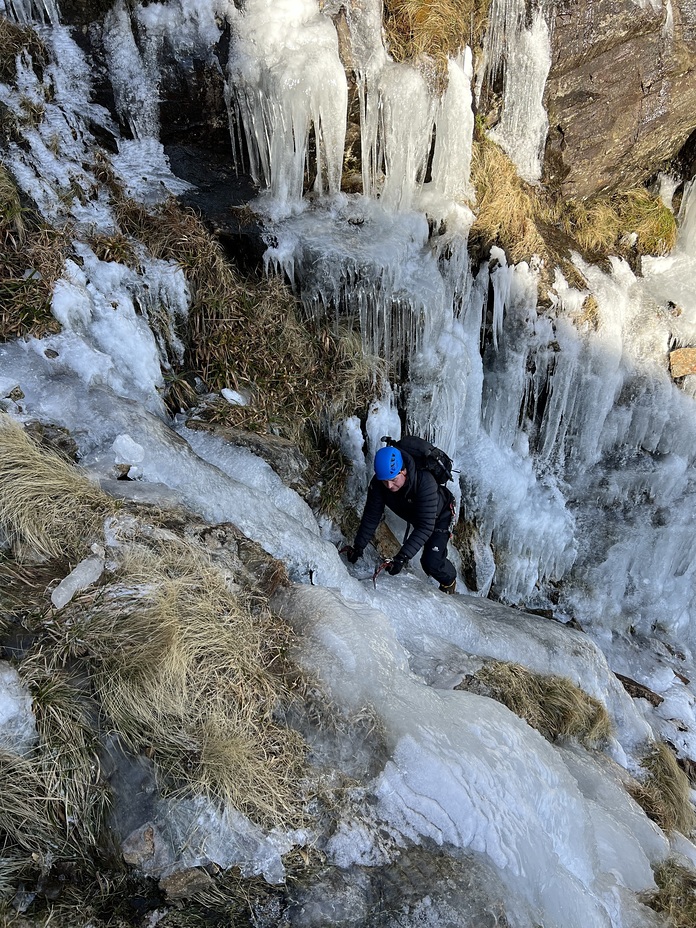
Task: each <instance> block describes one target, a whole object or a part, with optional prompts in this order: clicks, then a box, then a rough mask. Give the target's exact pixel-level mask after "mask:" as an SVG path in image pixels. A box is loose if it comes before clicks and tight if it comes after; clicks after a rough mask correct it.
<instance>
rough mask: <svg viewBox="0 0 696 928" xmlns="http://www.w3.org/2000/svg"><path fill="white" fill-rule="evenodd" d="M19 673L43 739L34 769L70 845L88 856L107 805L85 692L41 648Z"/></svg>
mask: <svg viewBox="0 0 696 928" xmlns="http://www.w3.org/2000/svg"><path fill="white" fill-rule="evenodd" d="M18 670H19V674H20V676H21V678H22V680H23V682H24V683H25V684H26V685H27V686H28V687H29V690H30V692H31V694H32V702H33V709H34V715H35V718H36V726H37V730H38V734H39V750H38V752H37V759H36V761H35V763H36V766H37V768H38V770H39V771H40V775H41V779H42V782H43V784H44V788H45V790H46V793H47V795H49V796H51V797H52V801H53V802H54V803H55V804H56V807H57V808H58V809H60V815H61V821H62V822H63V827H64V830H65V837H66V841H67V842H68V843H69V845H70V847H72V848H73V852H74V853H75V854H77V855H79V856H84V855H86V854H88V853H89V850H90V849H91V848H94V847H96V846H97V844H98V841H99V836H100V834H101V831H102V827H103V822H104V816H105V812H106V809H107V805H108V801H107V793H106V791H105V789H104V787H103V786H102V785H100V783H99V761H98V753H97V739H96V725H95V720H94V718H92V713H91V711H90V709H89V704H88V701H87V698H86V697H87V694H86V692H85V687H84V685H83V686H80V685H78V682H77V679H76V678H75V677H73V676H72V674H71V673H70V672H69V671H68V670H66V669H65V668H63V667H60V666H57V665H56V664H55V663H54V662H53V661H52V660H51V659H50V658H48V657H47V656H46V655H45V654H44V653H43V652H42V651H41V650H40V649H39V650H38V651H37V652H36V653H34V654H33V655H31V656H30V657H28V658H27V659H25V660H24V661H22V662H21V663H20V664H19V667H18Z"/></svg>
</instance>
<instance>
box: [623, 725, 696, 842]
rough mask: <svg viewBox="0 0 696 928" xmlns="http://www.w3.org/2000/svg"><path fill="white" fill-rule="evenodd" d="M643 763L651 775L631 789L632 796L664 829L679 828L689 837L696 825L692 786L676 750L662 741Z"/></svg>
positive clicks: (673, 829)
mask: <svg viewBox="0 0 696 928" xmlns="http://www.w3.org/2000/svg"><path fill="white" fill-rule="evenodd" d="M642 766H643V767H644V768H645V769H646V770H647V771H648V776H647V779H646V780H645V782H643V783H640V784H638V786H636V787H635V788H634V789H633V790H632V791H631V793H632V795H633V798H634V799H635V800H636V802H637V803H638V804H639V805H640V806H642V808H643V809H644V810H645V812H646V814H647V815H649V816H650V818H652V819H654V821H656V822H657V824H658V825H659V826H660V828H662V829H663V831H667V832H670V831H680V832H681V833H682V834H683V835H686V836H687V837H689V835H691V834H692V833H693V831H694V828H695V827H696V816H695V815H694V809H693V804H692V802H691V785H690V783H689V778H688V777H687V775H686V774H685V773H684V771H683V770H682V769H681V767H680V766H679V764H678V763H677V759H676V757H675V756H674V753H673V752H672V751H671V749H670V748H669V747H668V746H667V745H666V744H664V742H660V743H658V744H656V745H655V747H654V749H653V750H652V751H651V752H650V753H649V754H648V756H647V757H646V758H645V760H643V762H642Z"/></svg>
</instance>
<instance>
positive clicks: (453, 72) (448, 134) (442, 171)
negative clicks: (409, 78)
mask: <svg viewBox="0 0 696 928" xmlns="http://www.w3.org/2000/svg"><path fill="white" fill-rule="evenodd" d="M472 73H473V72H472V63H471V49H470V48H467V49H466V51H465V52H464V55H463V56H462V58H461V60H459V61H453V60H451V59H450V61H449V67H448V75H449V80H448V83H447V90H446V91H445V94H444V96H443V98H442V101H441V103H440V107H439V110H438V114H437V118H436V122H435V151H434V153H433V163H432V168H431V173H432V182H433V186H434V187H436V188H437V189H438V190H439V191H441V192H442V193H443V194H445V196H447V197H449V198H450V199H452V200H465V199H471V198H472V197H473V190H472V188H471V185H470V183H469V175H470V171H471V145H472V138H473V133H474V112H473V109H472V107H471V79H472Z"/></svg>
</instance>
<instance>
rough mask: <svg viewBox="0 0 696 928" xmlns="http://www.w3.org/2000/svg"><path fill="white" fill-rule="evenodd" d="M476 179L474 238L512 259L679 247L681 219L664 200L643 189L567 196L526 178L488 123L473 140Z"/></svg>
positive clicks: (628, 255) (553, 259)
mask: <svg viewBox="0 0 696 928" xmlns="http://www.w3.org/2000/svg"><path fill="white" fill-rule="evenodd" d="M471 179H472V184H473V186H474V189H475V191H476V201H477V202H476V207H475V212H476V220H475V222H474V224H473V225H472V228H471V233H470V238H471V240H472V241H473V242H478V243H479V246H480V248H481V250H482V251H483V252H485V253H487V252H488V251H489V250H490V247H491V245H497V246H499V247H500V248H503V249H504V251H505V253H506V254H507V255H508V258H509V260H510V261H512V262H515V263H517V262H519V261H529V260H530V258H531V257H532V256H533V255H538V256H539V257H540V258H542V259H543V260H544V261H545V263H546V264H547V265H549V266H552V265H553V264H558V263H561V264H564V263H567V262H566V261H564V259H566V258H567V256H568V254H569V253H570V251H571V250H575V251H578V252H579V253H580V254H582V255H583V257H585V258H586V259H587V260H589V261H600V260H604V259H605V257H606V255H608V254H615V255H618V256H619V257H623V258H625V259H627V260H629V261H630V260H634V259H635V258H637V257H640V256H641V255H648V254H650V255H664V254H667V253H668V252H669V251H671V250H672V248H673V247H674V245H675V242H676V235H677V225H676V220H675V217H674V215H673V214H672V212H671V211H670V210H669V209H668V208H667V207H666V206H665V205H664V203H663V202H662V201H661V200H660V198H659V197H658V196H656V195H654V194H651V193H650V192H649V191H647V190H645V189H644V188H635V189H632V190H628V191H624V192H621V193H615V194H611V195H610V194H607V195H602V196H597V197H594V198H592V199H591V200H588V201H587V202H580V201H576V200H561V199H558V198H557V197H555V198H554V197H553V196H551V195H550V194H549V193H548V192H547V191H545V190H544V189H543V188H542V187H533V186H531V185H529V184H526V183H525V182H524V181H523V180H521V178H520V177H519V176H518V174H517V170H516V168H515V166H514V164H513V163H512V161H511V160H510V159H509V158H508V156H507V155H506V154H505V152H503V151H502V149H500V148H499V147H498V146H497V145H496V144H495V143H494V142H493V141H491V140H490V139H488V138H486V137H485V135H484V133H483V131H482V130H481V127H479V132H478V137H477V139H476V140H475V141H474V145H473V149H472V161H471Z"/></svg>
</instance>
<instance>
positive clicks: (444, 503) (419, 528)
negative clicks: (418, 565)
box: [353, 451, 452, 561]
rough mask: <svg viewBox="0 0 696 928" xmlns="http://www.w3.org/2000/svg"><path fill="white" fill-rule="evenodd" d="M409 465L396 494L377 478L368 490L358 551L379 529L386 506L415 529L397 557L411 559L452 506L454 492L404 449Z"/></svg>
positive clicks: (355, 544) (355, 542) (362, 548)
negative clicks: (442, 484) (421, 468)
mask: <svg viewBox="0 0 696 928" xmlns="http://www.w3.org/2000/svg"><path fill="white" fill-rule="evenodd" d="M401 454H402V457H403V459H404V466H405V467H406V471H407V477H406V482H405V483H404V485H403V486H402V487H401V489H400V490H397V492H396V493H392V492H390V491H389V490H388V489H387V488H386V487H385V486H384V484H383V483H382V482H381V481H380V480H378V479H377V477H373V478H372V480H371V481H370V485H369V487H368V489H367V500H366V501H365V508H364V510H363V515H362V519H361V521H360V526H359V528H358V532H357V534H356V536H355V541H354V542H353V547H354V548H355V549H356V550H357V551H360V552H362V551H364V550H365V548H366V547H367V545H368V544H369V543H370V541H371V540H372V536H373V535H374V533H375V532H376V531H377V526H378V525H379V523H380V521H381V519H382V516H383V515H384V508H385V506H386V507H387V508H389V509H391V510H392V512H395V513H396V514H397V516H400V517H401V518H402V519H404V521H405V522H408V523H409V525H411V526H412V530H411V532H410V534H409V536H408V538H407V539H406V541H405V543H404V545H403V546H402V548H401V550H400V551H399V553H398V555H397V557H401V558H403V559H405V560H409V561H410V560H411V558H413V557H415V555H416V554H418V552H419V551H420V549H421V548H422V547H423V545H424V544H425V543H426V541H427V540H428V538H430V536H431V535H432V533H433V531H434V529H435V523H436V522H437V521H438V518H439V517H440V516H441V515H442V513H443V512H444V511H445V510H447V511H449V508H450V501H451V500H452V494H451V493H450V491H449V490H448V489H447V488H446V487H441V486H439V485H438V483H437V481H436V480H435V478H434V477H433V475H432V474H431V473H430V472H429V471H427V470H418V469H417V468H416V464H415V461H414V460H413V458H412V457H411V455H410V454H406V452H404V451H402V452H401Z"/></svg>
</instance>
